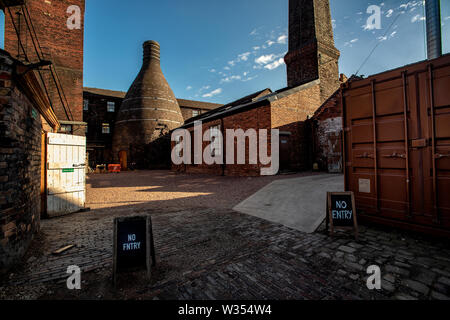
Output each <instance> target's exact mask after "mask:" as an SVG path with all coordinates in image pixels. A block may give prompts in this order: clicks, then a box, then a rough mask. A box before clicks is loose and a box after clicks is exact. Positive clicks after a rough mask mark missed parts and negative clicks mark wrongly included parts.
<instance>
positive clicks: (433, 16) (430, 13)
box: [425, 0, 442, 60]
mask: <svg viewBox="0 0 450 320" xmlns="http://www.w3.org/2000/svg"><path fill="white" fill-rule="evenodd" d="M425 10H426V25H427V56H428V60H432V59H436V58H439V57H440V56H442V37H441V8H440V0H425Z"/></svg>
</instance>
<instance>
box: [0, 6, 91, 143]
mask: <svg viewBox="0 0 450 320" xmlns="http://www.w3.org/2000/svg"><path fill="white" fill-rule="evenodd" d="M70 8H75V9H76V11H78V13H76V14H75V15H74V16H73V17H75V16H77V18H76V20H79V22H80V24H79V26H77V27H76V28H69V27H68V20H69V21H71V20H70V19H71V15H72V14H71V13H68V11H70V10H69V9H70ZM75 9H73V10H75ZM76 11H73V12H76ZM84 11H85V0H58V1H44V0H27V1H26V2H25V6H15V7H10V8H8V9H5V50H6V51H8V52H9V53H11V55H13V56H14V57H15V58H17V59H19V60H21V61H24V62H26V63H35V62H38V61H39V57H38V56H37V54H36V49H35V46H36V47H37V50H38V52H39V55H40V58H41V59H43V60H50V61H52V63H53V66H54V68H55V70H56V75H54V76H55V77H57V80H58V82H59V83H60V85H61V87H62V88H61V87H57V86H56V84H55V80H54V79H53V75H52V74H51V73H50V71H49V70H48V69H47V68H45V69H43V70H41V75H42V78H43V80H44V86H45V88H46V89H47V91H48V92H49V96H50V100H51V102H52V106H53V108H54V110H55V113H56V116H57V117H58V120H60V121H69V122H81V121H83V39H84ZM10 12H11V15H10ZM28 13H29V15H28ZM34 32H35V35H36V37H34ZM17 33H19V34H20V41H19V39H18V36H17ZM32 34H33V38H32V37H31V35H32ZM33 40H34V42H33ZM36 41H38V43H37V42H36ZM27 58H28V61H26V60H27ZM38 78H39V79H40V77H38ZM61 100H63V101H61ZM64 106H66V107H65V108H64ZM74 134H78V135H84V134H85V128H84V127H83V126H81V127H77V128H76V129H75V128H74Z"/></svg>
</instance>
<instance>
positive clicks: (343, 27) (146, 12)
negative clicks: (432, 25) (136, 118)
mask: <svg viewBox="0 0 450 320" xmlns="http://www.w3.org/2000/svg"><path fill="white" fill-rule="evenodd" d="M288 2H289V1H288V0H228V1H223V0H189V1H186V0H166V1H155V0H129V1H126V2H125V1H123V0H120V1H119V0H86V15H85V43H84V86H86V87H97V88H102V89H110V90H122V91H127V90H128V88H129V86H130V85H131V83H132V81H133V80H134V78H135V77H136V75H137V73H138V72H139V69H140V67H141V64H142V43H143V42H144V41H146V40H156V41H158V42H159V43H160V44H161V68H162V70H163V73H164V75H165V77H166V79H167V81H168V82H169V85H170V86H171V88H172V90H173V91H174V93H175V95H176V96H177V98H184V99H192V100H200V101H208V102H215V103H227V102H231V101H233V100H236V99H239V98H241V97H243V96H245V95H247V94H250V93H252V92H255V91H258V90H261V89H264V88H271V89H272V90H274V91H275V90H278V89H281V88H284V87H286V85H287V84H286V66H285V64H284V61H283V57H284V55H285V54H286V52H287V49H288ZM330 5H331V15H332V19H333V29H334V38H335V45H336V47H337V48H338V49H339V50H340V52H341V58H340V60H339V68H340V72H341V73H344V74H346V75H347V76H350V75H352V74H355V73H356V72H357V71H358V70H359V73H358V74H359V75H365V76H368V75H371V74H375V73H379V72H382V71H385V70H389V69H393V68H396V67H400V66H403V65H406V64H410V63H414V62H417V61H420V60H424V59H426V49H425V45H426V43H425V35H424V31H425V26H424V24H425V18H424V7H423V3H422V1H408V0H383V1H366V0H330ZM371 5H376V6H379V7H380V8H381V21H380V22H381V25H380V29H371V28H370V27H369V26H368V24H367V20H368V18H369V17H370V16H371V15H372V12H370V13H368V12H367V10H368V8H369V6H371ZM441 11H442V13H441V16H442V17H441V18H442V25H443V29H442V34H443V39H442V40H443V51H444V53H448V52H450V36H449V34H450V33H449V31H450V1H447V0H441ZM0 20H1V21H2V22H3V19H0ZM3 28H4V27H3V25H2V24H0V30H3ZM0 45H1V46H2V47H3V43H2V40H1V41H0ZM374 48H375V51H373V54H372V55H371V56H369V54H370V53H371V52H372V50H374ZM367 58H368V59H367ZM366 59H367V62H366V63H365V64H363V62H364V61H365V60H366Z"/></svg>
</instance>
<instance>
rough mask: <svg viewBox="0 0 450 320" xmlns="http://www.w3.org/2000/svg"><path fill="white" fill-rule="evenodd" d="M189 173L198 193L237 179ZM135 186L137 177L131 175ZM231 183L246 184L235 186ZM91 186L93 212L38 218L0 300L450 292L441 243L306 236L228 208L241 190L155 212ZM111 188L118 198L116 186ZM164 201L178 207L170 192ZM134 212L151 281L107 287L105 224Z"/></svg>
mask: <svg viewBox="0 0 450 320" xmlns="http://www.w3.org/2000/svg"><path fill="white" fill-rule="evenodd" d="M149 175H150V176H152V174H149ZM158 175H160V180H159V181H160V182H161V181H163V180H165V179H164V174H163V173H162V172H159V173H158ZM130 176H131V175H130ZM168 176H169V177H170V178H168V180H166V181H171V182H170V185H171V186H177V185H183V183H187V182H188V181H187V180H189V179H188V178H187V177H186V176H182V175H179V176H175V177H173V176H172V174H170V173H168ZM102 179H106V180H107V181H108V183H111V185H110V186H109V187H108V188H113V186H115V184H114V179H118V180H119V181H121V183H123V181H122V179H121V177H120V176H119V175H117V176H113V175H111V176H110V175H108V176H104V178H103V177H100V176H99V177H97V176H96V177H94V179H92V180H91V178H90V184H91V186H92V187H94V186H95V185H96V183H99V184H100V183H102V181H103V180H102ZM134 179H137V178H136V177H135V178H134ZM196 179H198V180H197V182H198V184H197V185H198V189H197V190H195V191H196V192H197V191H201V190H204V189H202V187H201V183H200V181H204V180H205V179H206V180H208V179H211V181H220V179H224V181H225V183H224V188H223V190H227V189H228V190H230V191H232V190H231V189H232V185H233V184H237V182H236V180H235V182H233V183H230V185H229V186H227V182H226V180H227V178H220V177H209V178H207V177H198V178H196ZM252 180H253V179H250V180H246V179H241V180H240V182H241V183H243V184H246V183H248V181H252ZM128 181H130V180H128ZM155 181H157V180H156V179H155ZM177 181H180V182H179V183H178V182H177ZM138 182H139V179H137V180H135V181H134V183H138ZM251 183H252V184H253V185H254V184H256V183H255V182H251ZM257 183H261V184H264V183H267V182H264V181H258V182H257ZM144 185H146V186H144ZM151 185H156V186H161V185H167V184H164V183H162V182H161V183H152V184H151ZM125 186H128V187H130V188H134V187H132V186H130V185H125ZM141 186H142V187H146V188H147V187H148V181H147V182H145V181H142V182H141ZM137 188H140V186H139V187H137ZM160 188H162V189H164V188H166V187H160ZM171 188H172V187H171ZM171 188H169V189H171ZM235 188H236V189H240V190H244V189H245V188H244V187H243V186H237V185H236V186H235ZM160 190H161V189H160ZM175 190H177V189H176V188H175ZM214 190H215V191H214V192H213V194H216V193H218V195H214V197H215V198H216V199H220V198H222V197H223V194H225V192H223V193H222V195H221V194H220V192H219V191H220V190H221V188H216V189H214ZM96 191H97V190H96ZM90 192H91V194H90V199H91V200H90V201H91V204H90V206H91V207H93V208H95V207H94V203H93V202H97V203H99V207H98V208H95V209H94V210H92V211H91V212H87V213H77V214H74V215H70V216H66V217H61V218H56V219H51V220H46V221H43V222H42V234H41V235H40V236H39V237H38V239H36V241H35V242H34V244H33V247H32V248H31V250H30V253H29V254H28V255H27V257H25V261H26V262H25V263H24V264H23V265H22V266H21V267H20V268H18V269H17V270H14V271H13V273H14V274H12V275H10V277H9V278H8V279H5V280H4V281H3V287H0V299H5V298H9V299H34V298H42V299H55V298H64V299H78V298H84V299H86V298H87V299H124V298H132V299H265V298H268V299H449V297H450V246H449V242H448V241H442V240H440V241H438V240H432V239H427V238H424V237H421V236H414V235H408V234H403V233H400V232H395V231H391V230H381V229H376V228H372V227H371V228H366V227H362V228H361V235H360V239H359V241H357V242H356V241H355V240H354V239H353V238H352V237H351V236H350V235H348V234H343V233H341V234H339V235H338V236H337V237H335V238H334V239H331V238H330V237H328V236H327V235H325V234H324V233H323V232H317V233H313V234H306V233H302V232H300V231H297V230H294V229H290V228H287V227H285V226H282V225H279V224H276V223H272V222H269V221H266V220H263V219H260V218H257V217H253V216H249V215H245V214H241V213H237V212H235V211H233V210H231V209H230V207H231V206H233V205H235V204H236V203H235V202H239V201H240V200H238V199H237V198H240V197H241V196H239V195H238V194H236V193H235V194H234V195H235V197H236V200H234V201H230V200H228V201H229V202H227V204H226V202H221V205H220V206H219V207H218V208H214V204H215V202H214V201H213V200H207V201H210V202H207V201H203V202H202V199H201V196H195V197H194V198H197V201H194V202H191V203H190V205H189V206H187V207H186V208H184V209H183V208H180V207H177V206H172V205H173V204H171V205H170V206H168V207H167V208H165V209H163V208H161V207H160V205H159V204H160V203H162V202H160V201H158V200H157V203H156V204H151V203H148V204H142V203H141V201H142V202H144V201H143V200H137V201H138V202H139V203H138V205H135V204H132V203H127V204H123V203H121V206H119V207H112V206H111V205H110V206H108V205H106V201H105V197H110V195H108V193H106V192H104V193H101V192H97V196H96V198H95V201H94V198H93V197H92V189H90ZM116 194H117V195H119V194H120V190H117V193H116ZM118 197H119V196H118ZM207 197H208V196H207ZM209 197H213V196H212V195H210V196H209ZM242 197H245V196H244V195H242ZM120 199H124V198H120ZM120 199H117V200H120ZM210 199H212V198H210ZM121 201H122V200H121ZM123 201H127V199H126V198H125V199H124V200H123ZM165 201H168V202H171V201H172V200H168V199H166V200H164V202H165ZM173 201H174V203H177V201H179V198H178V199H175V200H173ZM208 203H209V207H208ZM100 204H102V205H100ZM195 204H199V205H198V206H196V205H195ZM153 206H154V207H153ZM170 207H172V209H169V208H170ZM133 214H149V215H151V216H152V220H153V228H154V234H155V247H156V253H157V262H158V263H157V266H156V267H155V268H154V270H153V273H152V279H151V282H150V283H146V282H145V281H142V278H141V277H140V276H141V275H142V274H140V273H136V274H129V275H121V276H120V277H119V286H118V289H117V290H115V289H113V287H112V285H111V269H112V268H111V265H112V221H113V218H114V217H116V216H123V215H133ZM65 244H76V247H75V248H73V249H71V250H69V251H67V252H66V253H64V254H62V255H61V256H53V255H51V252H52V251H53V250H54V249H56V248H59V247H61V246H63V245H65ZM72 264H75V265H78V266H80V267H81V268H82V270H83V274H82V280H83V282H82V289H81V290H79V291H76V292H75V291H69V290H68V289H66V287H65V279H66V277H67V274H66V273H65V271H66V268H67V267H68V266H69V265H72ZM373 264H375V265H378V266H380V268H381V270H382V276H383V281H382V286H383V289H382V290H380V291H370V290H368V289H367V287H366V280H365V278H366V277H367V275H366V269H367V267H368V266H370V265H373ZM0 286H1V284H0Z"/></svg>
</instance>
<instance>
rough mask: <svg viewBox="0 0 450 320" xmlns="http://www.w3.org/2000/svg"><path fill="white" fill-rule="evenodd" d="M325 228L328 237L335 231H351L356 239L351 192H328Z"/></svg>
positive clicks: (353, 197)
mask: <svg viewBox="0 0 450 320" xmlns="http://www.w3.org/2000/svg"><path fill="white" fill-rule="evenodd" d="M326 218H327V220H326V228H327V231H328V230H329V231H330V236H333V235H334V231H335V230H336V229H344V230H353V231H354V232H355V238H356V239H358V221H357V218H356V206H355V196H354V194H353V192H328V194H327V217H326Z"/></svg>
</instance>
